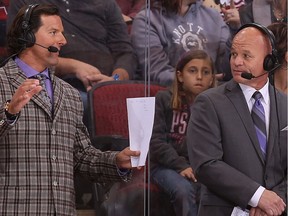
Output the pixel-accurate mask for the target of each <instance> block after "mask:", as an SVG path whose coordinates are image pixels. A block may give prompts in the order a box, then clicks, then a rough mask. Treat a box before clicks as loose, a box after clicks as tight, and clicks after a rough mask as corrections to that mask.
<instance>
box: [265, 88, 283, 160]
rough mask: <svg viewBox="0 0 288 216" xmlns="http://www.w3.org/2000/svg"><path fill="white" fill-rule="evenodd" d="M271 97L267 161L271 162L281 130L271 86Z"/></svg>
mask: <svg viewBox="0 0 288 216" xmlns="http://www.w3.org/2000/svg"><path fill="white" fill-rule="evenodd" d="M276 94H277V93H276ZM269 97H270V122H269V137H268V143H267V160H269V158H270V156H271V153H272V152H273V148H274V144H275V143H276V141H275V139H279V137H278V130H280V128H278V119H277V111H276V101H275V97H274V90H273V87H272V86H269ZM276 97H277V95H276Z"/></svg>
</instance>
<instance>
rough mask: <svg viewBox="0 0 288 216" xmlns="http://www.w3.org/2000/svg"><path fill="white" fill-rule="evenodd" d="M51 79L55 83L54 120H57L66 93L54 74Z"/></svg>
mask: <svg viewBox="0 0 288 216" xmlns="http://www.w3.org/2000/svg"><path fill="white" fill-rule="evenodd" d="M51 81H52V85H53V103H54V104H53V106H54V120H56V119H57V117H58V115H59V110H61V107H62V105H63V97H64V95H63V91H62V89H61V88H60V85H59V83H57V78H56V77H55V76H54V75H52V74H51Z"/></svg>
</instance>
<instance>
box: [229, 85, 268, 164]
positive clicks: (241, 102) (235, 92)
mask: <svg viewBox="0 0 288 216" xmlns="http://www.w3.org/2000/svg"><path fill="white" fill-rule="evenodd" d="M225 94H226V95H227V97H228V98H229V100H230V101H231V103H232V104H233V106H234V108H235V109H236V111H237V113H238V115H239V116H240V118H241V120H242V123H243V125H244V127H245V129H246V132H247V134H248V136H249V137H250V140H251V142H252V144H253V146H254V149H255V151H256V152H257V155H258V156H259V158H260V160H261V161H262V163H263V164H264V163H265V162H264V158H263V154H262V152H261V149H260V145H259V142H258V138H257V135H256V133H255V128H254V124H253V121H252V118H251V114H250V112H249V108H248V105H247V102H246V100H245V97H244V95H243V93H242V90H241V88H240V86H239V85H238V84H237V83H236V82H235V81H234V80H231V81H230V82H229V83H227V86H226V92H225Z"/></svg>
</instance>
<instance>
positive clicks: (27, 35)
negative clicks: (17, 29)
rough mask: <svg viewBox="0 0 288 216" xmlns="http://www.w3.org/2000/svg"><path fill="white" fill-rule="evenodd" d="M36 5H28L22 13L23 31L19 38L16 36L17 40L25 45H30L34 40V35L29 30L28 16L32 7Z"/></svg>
mask: <svg viewBox="0 0 288 216" xmlns="http://www.w3.org/2000/svg"><path fill="white" fill-rule="evenodd" d="M37 6H38V4H31V5H29V6H28V7H27V9H26V11H25V13H24V15H23V21H22V24H21V28H22V30H23V33H22V35H21V38H18V42H19V43H20V44H21V45H23V46H25V47H32V46H33V45H34V44H35V42H36V38H35V35H34V33H33V32H32V31H31V27H30V17H31V14H32V11H33V9H34V8H35V7H37Z"/></svg>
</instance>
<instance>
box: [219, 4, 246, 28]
mask: <svg viewBox="0 0 288 216" xmlns="http://www.w3.org/2000/svg"><path fill="white" fill-rule="evenodd" d="M244 5H245V1H244V0H238V1H230V0H229V1H227V0H226V1H221V4H220V6H221V12H222V14H223V18H224V21H225V22H226V23H227V25H229V27H230V29H231V30H232V32H233V31H237V30H238V28H239V27H240V26H241V21H240V16H239V11H238V10H239V8H241V7H242V6H244Z"/></svg>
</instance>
